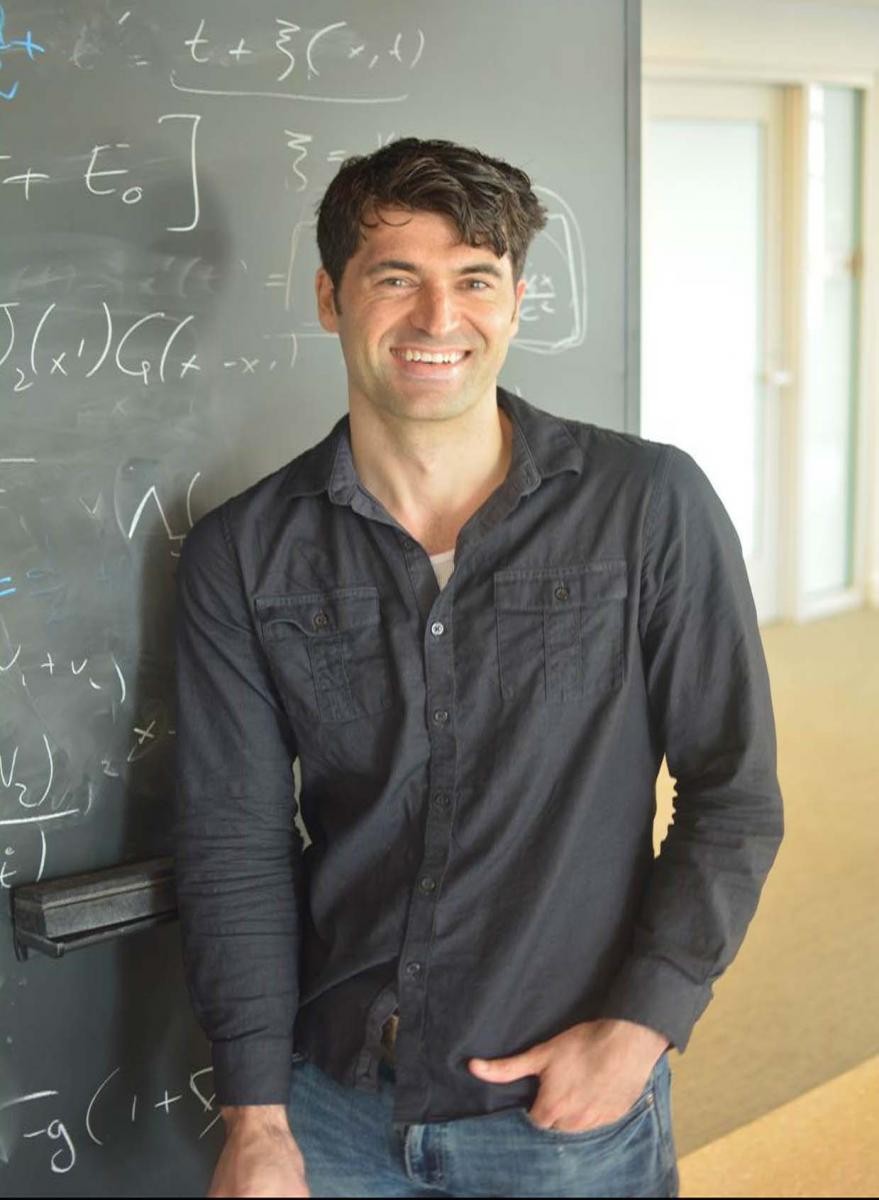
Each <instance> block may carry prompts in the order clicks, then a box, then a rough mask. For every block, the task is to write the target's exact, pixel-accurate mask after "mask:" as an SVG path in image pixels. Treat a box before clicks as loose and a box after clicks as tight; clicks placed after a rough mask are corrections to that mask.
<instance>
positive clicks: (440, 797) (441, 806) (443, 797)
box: [431, 792, 449, 812]
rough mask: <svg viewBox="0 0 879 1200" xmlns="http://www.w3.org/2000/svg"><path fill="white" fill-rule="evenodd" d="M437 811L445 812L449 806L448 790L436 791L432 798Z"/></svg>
mask: <svg viewBox="0 0 879 1200" xmlns="http://www.w3.org/2000/svg"><path fill="white" fill-rule="evenodd" d="M431 803H432V804H433V807H434V808H435V809H436V811H437V812H445V811H446V809H447V808H448V807H449V797H448V794H447V793H446V792H434V794H433V798H432V800H431Z"/></svg>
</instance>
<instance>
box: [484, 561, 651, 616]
mask: <svg viewBox="0 0 879 1200" xmlns="http://www.w3.org/2000/svg"><path fill="white" fill-rule="evenodd" d="M627 591H628V587H627V582H626V560H625V559H623V558H612V559H603V560H600V561H594V562H588V563H578V564H575V565H571V566H558V567H534V568H528V567H517V568H512V569H510V570H506V571H495V573H494V602H495V607H496V608H498V609H502V610H506V609H511V610H514V611H516V612H529V611H532V610H543V609H546V608H556V609H563V608H568V607H570V606H571V605H572V604H575V605H578V604H579V605H585V604H596V603H600V602H601V601H603V600H624V599H625V597H626V593H627Z"/></svg>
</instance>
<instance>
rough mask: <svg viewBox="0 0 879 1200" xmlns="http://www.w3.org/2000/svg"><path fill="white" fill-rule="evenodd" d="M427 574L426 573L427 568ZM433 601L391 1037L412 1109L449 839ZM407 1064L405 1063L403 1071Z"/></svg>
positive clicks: (444, 627)
mask: <svg viewBox="0 0 879 1200" xmlns="http://www.w3.org/2000/svg"><path fill="white" fill-rule="evenodd" d="M430 569H431V570H432V568H430ZM447 588H448V590H446V589H443V590H442V591H440V593H439V594H438V595H437V596H436V598H435V599H434V602H433V604H432V606H431V611H430V612H429V613H428V614H427V621H426V625H425V626H423V627H422V628H423V630H424V640H423V643H422V645H423V653H424V668H425V682H426V695H425V707H424V718H425V723H426V726H427V735H428V739H429V746H430V751H429V753H430V761H429V767H428V780H427V782H428V784H429V789H428V791H427V793H426V795H425V803H426V806H427V813H426V816H427V819H426V821H425V826H424V842H423V852H422V856H421V861H420V863H419V865H418V868H417V871H416V873H415V875H414V878H413V880H412V895H413V902H412V904H411V905H410V908H409V917H408V921H407V926H406V933H405V938H404V942H403V948H402V950H401V955H400V960H399V961H400V970H399V987H400V995H399V998H400V1027H399V1031H398V1036H397V1043H396V1049H397V1064H398V1074H397V1086H398V1091H399V1092H400V1094H401V1095H402V1094H403V1092H405V1093H406V1095H407V1096H408V1097H409V1098H410V1099H411V1102H412V1103H413V1104H415V1105H418V1104H420V1103H424V1100H425V1097H426V1095H427V1093H428V1089H429V1083H428V1077H427V1075H426V1072H425V1071H424V1070H423V1069H419V1068H418V1067H417V1065H416V1063H415V1062H413V1061H412V1057H411V1056H413V1055H415V1054H416V1053H417V1052H418V1047H419V1046H420V1044H421V1043H420V1031H422V1030H423V1029H424V1022H425V1019H426V1014H427V1009H428V1005H429V1003H430V996H429V990H428V987H427V981H428V977H429V972H430V967H431V954H432V946H433V936H434V934H433V930H434V923H435V921H434V914H435V906H436V904H437V903H438V902H439V899H440V896H441V894H442V880H443V876H444V873H445V869H446V863H447V859H448V853H449V841H450V833H451V812H452V795H453V789H454V783H455V764H456V749H455V739H454V712H453V701H454V695H455V690H454V676H453V669H454V662H453V645H452V638H451V637H449V636H448V635H449V634H450V632H451V624H450V612H451V607H450V606H451V596H452V589H451V588H449V585H447ZM407 1061H408V1063H409V1066H408V1069H407Z"/></svg>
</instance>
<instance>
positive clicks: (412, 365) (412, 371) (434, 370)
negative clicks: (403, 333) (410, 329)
mask: <svg viewBox="0 0 879 1200" xmlns="http://www.w3.org/2000/svg"><path fill="white" fill-rule="evenodd" d="M470 354H471V351H469V350H459V349H454V348H449V349H445V350H419V349H416V348H415V347H414V346H395V347H393V348H392V349H391V355H392V356H393V358H394V360H395V362H396V363H397V365H398V367H399V368H400V370H401V371H402V372H403V373H404V374H405V375H409V376H412V377H414V378H416V379H454V378H455V376H457V375H459V374H460V373H461V367H462V365H463V363H464V362H466V360H467V359H468V358H469V357H470Z"/></svg>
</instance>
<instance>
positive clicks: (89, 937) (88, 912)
mask: <svg viewBox="0 0 879 1200" xmlns="http://www.w3.org/2000/svg"><path fill="white" fill-rule="evenodd" d="M176 916H177V896H176V892H175V888H174V860H173V859H172V858H151V859H148V860H146V861H144V862H134V863H127V864H124V865H123V866H118V867H109V868H107V869H106V870H104V871H89V872H87V873H86V874H83V875H67V876H65V877H64V878H62V879H52V880H48V881H47V882H45V883H27V884H23V885H22V886H21V887H17V888H13V889H12V928H13V937H14V944H15V954H16V957H17V958H18V959H19V960H20V961H21V960H23V959H26V958H27V956H28V951H29V950H38V951H39V952H40V953H41V954H47V955H49V956H50V957H51V958H60V957H61V956H62V955H63V954H66V953H68V951H70V950H79V949H81V948H82V947H84V946H94V945H95V944H96V943H97V942H106V941H109V940H110V939H111V938H118V937H125V936H126V935H127V934H129V933H137V932H138V931H139V930H141V929H151V928H152V927H153V926H154V925H160V924H163V923H164V922H165V921H173V920H174V919H175V917H176Z"/></svg>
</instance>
